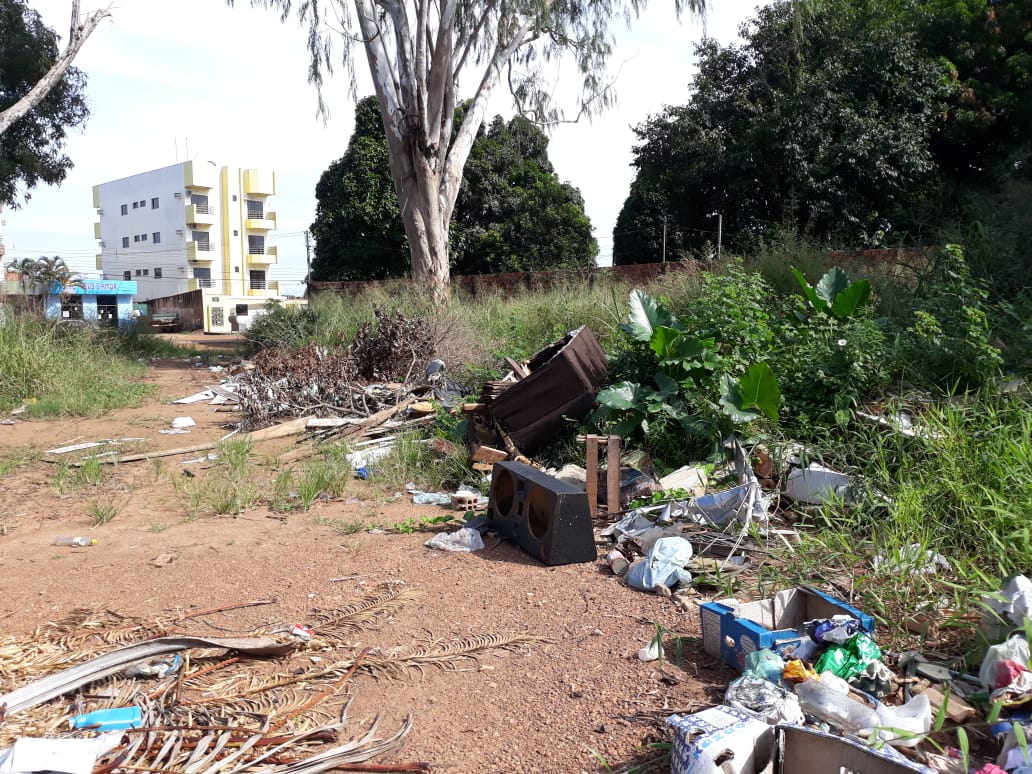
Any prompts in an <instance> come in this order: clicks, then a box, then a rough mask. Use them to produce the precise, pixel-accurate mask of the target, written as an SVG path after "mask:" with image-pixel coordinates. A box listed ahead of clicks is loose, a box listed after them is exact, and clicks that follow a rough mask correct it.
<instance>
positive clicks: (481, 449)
mask: <svg viewBox="0 0 1032 774" xmlns="http://www.w3.org/2000/svg"><path fill="white" fill-rule="evenodd" d="M471 458H472V460H473V461H474V462H503V461H504V460H507V459H509V454H508V452H504V451H502V450H501V449H495V448H494V447H492V446H478V447H477V448H476V449H474V450H473V454H472V455H471Z"/></svg>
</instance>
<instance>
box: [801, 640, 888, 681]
mask: <svg viewBox="0 0 1032 774" xmlns="http://www.w3.org/2000/svg"><path fill="white" fill-rule="evenodd" d="M880 658H881V648H879V647H878V644H877V643H876V642H875V641H874V640H872V639H871V638H870V636H868V635H867V634H864V633H863V632H860V633H858V634H854V635H853V636H852V637H850V638H849V639H848V640H846V642H845V643H844V644H842V645H834V644H832V645H829V646H828V649H827V650H825V651H824V653H822V654H821V657H820V658H819V659H817V663H816V664H814V666H813V668H814V670H815V671H816V672H817V674H822V673H823V672H827V671H831V672H832V673H833V674H835V675H838V676H839V677H841V678H842V679H843V680H849V679H850V678H851V677H854V676H856V675H858V674H860V673H861V672H863V671H864V670H865V669H866V668H867V665H868V664H870V663H871V662H872V661H877V660H878V659H880Z"/></svg>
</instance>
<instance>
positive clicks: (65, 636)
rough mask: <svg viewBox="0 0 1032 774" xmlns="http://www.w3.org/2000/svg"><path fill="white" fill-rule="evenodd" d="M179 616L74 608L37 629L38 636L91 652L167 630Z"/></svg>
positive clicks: (73, 649) (60, 644)
mask: <svg viewBox="0 0 1032 774" xmlns="http://www.w3.org/2000/svg"><path fill="white" fill-rule="evenodd" d="M177 620H179V619H178V618H177V617H175V616H166V617H164V618H160V619H156V620H153V621H146V620H144V619H142V618H135V617H129V616H123V615H120V614H119V613H116V612H114V611H113V610H86V609H78V610H73V611H72V612H71V613H69V614H68V615H67V616H65V617H64V618H61V619H59V620H57V621H51V622H49V623H47V624H46V625H45V626H41V627H40V628H38V629H37V630H36V637H37V638H39V639H43V640H46V641H48V642H53V643H55V644H56V645H59V646H61V647H62V648H64V649H65V650H67V651H83V652H86V653H92V652H94V651H96V650H98V649H102V648H104V646H106V645H126V644H128V643H131V642H139V641H140V640H145V639H150V638H151V637H157V636H160V635H162V634H165V633H167V632H168V630H169V629H171V628H172V626H173V624H174V623H175V622H176V621H177Z"/></svg>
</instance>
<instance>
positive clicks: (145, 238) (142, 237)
mask: <svg viewBox="0 0 1032 774" xmlns="http://www.w3.org/2000/svg"><path fill="white" fill-rule="evenodd" d="M140 241H141V242H146V241H147V235H146V234H140Z"/></svg>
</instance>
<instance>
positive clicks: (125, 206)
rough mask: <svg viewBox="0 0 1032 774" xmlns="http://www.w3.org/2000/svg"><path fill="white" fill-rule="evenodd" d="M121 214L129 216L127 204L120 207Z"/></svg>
mask: <svg viewBox="0 0 1032 774" xmlns="http://www.w3.org/2000/svg"><path fill="white" fill-rule="evenodd" d="M122 214H123V215H128V214H129V205H128V204H123V205H122Z"/></svg>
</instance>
